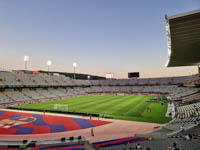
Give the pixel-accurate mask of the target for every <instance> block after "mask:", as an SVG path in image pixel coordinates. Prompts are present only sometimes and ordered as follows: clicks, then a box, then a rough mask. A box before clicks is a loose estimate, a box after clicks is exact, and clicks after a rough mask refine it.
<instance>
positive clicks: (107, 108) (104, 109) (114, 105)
mask: <svg viewBox="0 0 200 150" xmlns="http://www.w3.org/2000/svg"><path fill="white" fill-rule="evenodd" d="M130 97H131V96H127V97H124V98H120V99H119V100H117V101H115V102H110V103H108V104H107V105H104V106H101V107H100V108H101V109H100V110H99V112H100V113H101V114H105V113H108V114H112V113H113V111H115V110H116V109H114V108H119V107H121V105H122V104H123V103H125V102H126V100H127V99H130ZM117 106H118V107H117Z"/></svg>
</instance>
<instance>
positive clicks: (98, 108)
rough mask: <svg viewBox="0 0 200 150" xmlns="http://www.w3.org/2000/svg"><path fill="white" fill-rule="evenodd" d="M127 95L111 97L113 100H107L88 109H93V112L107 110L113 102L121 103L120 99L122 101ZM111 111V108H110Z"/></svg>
mask: <svg viewBox="0 0 200 150" xmlns="http://www.w3.org/2000/svg"><path fill="white" fill-rule="evenodd" d="M126 98H127V96H126V97H125V96H124V97H122V98H121V97H113V99H114V100H109V101H108V102H107V103H102V104H99V105H98V106H94V107H92V108H91V109H90V111H94V112H98V113H102V111H105V110H106V111H109V109H108V108H110V107H111V106H112V105H114V104H115V103H121V102H122V101H124V99H126ZM111 111H112V109H111Z"/></svg>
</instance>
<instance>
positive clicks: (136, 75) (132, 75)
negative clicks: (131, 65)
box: [128, 72, 140, 78]
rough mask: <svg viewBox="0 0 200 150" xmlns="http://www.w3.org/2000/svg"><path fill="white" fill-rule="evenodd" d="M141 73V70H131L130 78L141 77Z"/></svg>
mask: <svg viewBox="0 0 200 150" xmlns="http://www.w3.org/2000/svg"><path fill="white" fill-rule="evenodd" d="M139 77H140V73H139V72H129V73H128V78H139Z"/></svg>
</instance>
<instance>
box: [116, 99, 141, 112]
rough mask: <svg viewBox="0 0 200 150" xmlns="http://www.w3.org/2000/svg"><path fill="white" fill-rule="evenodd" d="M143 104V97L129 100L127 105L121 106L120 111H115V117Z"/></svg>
mask: <svg viewBox="0 0 200 150" xmlns="http://www.w3.org/2000/svg"><path fill="white" fill-rule="evenodd" d="M140 102H141V96H137V97H130V99H129V100H127V101H126V102H125V103H123V104H121V105H120V107H119V109H117V110H115V111H114V112H113V114H115V115H119V114H121V115H123V114H124V113H125V112H126V111H127V108H129V107H131V108H133V107H135V105H137V104H138V103H140Z"/></svg>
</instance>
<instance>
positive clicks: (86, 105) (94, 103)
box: [75, 96, 113, 112]
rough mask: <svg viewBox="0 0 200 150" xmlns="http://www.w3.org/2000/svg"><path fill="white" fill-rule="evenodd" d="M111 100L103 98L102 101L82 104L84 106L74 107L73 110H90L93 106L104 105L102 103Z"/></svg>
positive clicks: (110, 98)
mask: <svg viewBox="0 0 200 150" xmlns="http://www.w3.org/2000/svg"><path fill="white" fill-rule="evenodd" d="M112 99H113V97H110V96H109V97H108V98H104V99H103V100H97V101H93V102H91V103H89V104H84V105H82V106H79V107H75V110H78V109H79V112H80V110H81V109H84V108H90V107H91V106H95V105H98V104H100V103H104V102H106V101H108V100H112Z"/></svg>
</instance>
